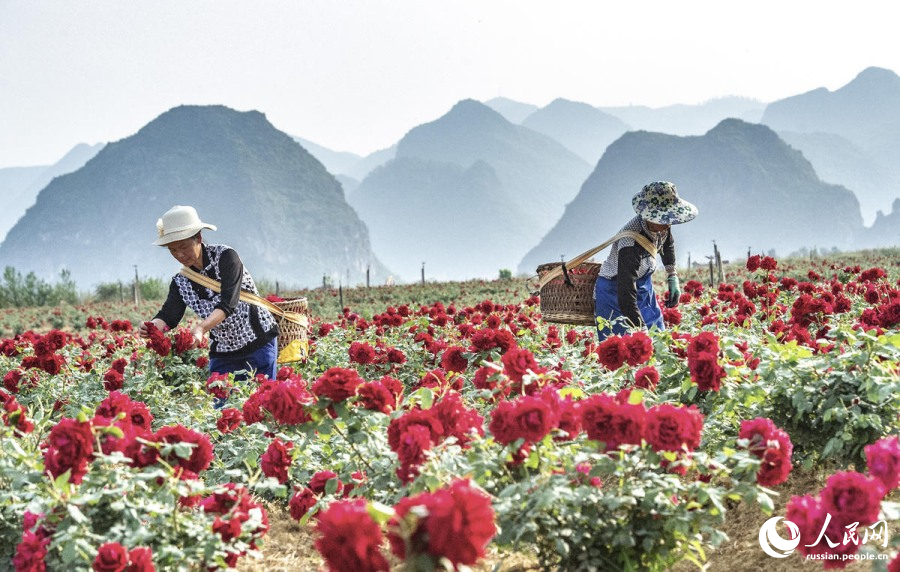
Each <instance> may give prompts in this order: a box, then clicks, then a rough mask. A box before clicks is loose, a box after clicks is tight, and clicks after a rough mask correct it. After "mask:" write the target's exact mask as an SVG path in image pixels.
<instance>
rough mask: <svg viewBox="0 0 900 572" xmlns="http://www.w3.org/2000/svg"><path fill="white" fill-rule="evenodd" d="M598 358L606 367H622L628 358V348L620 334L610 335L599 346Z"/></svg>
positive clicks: (612, 369) (610, 368)
mask: <svg viewBox="0 0 900 572" xmlns="http://www.w3.org/2000/svg"><path fill="white" fill-rule="evenodd" d="M597 358H598V359H599V360H600V363H602V364H603V365H604V366H605V367H606V369H608V370H610V371H614V370H617V369H619V368H620V367H622V364H624V363H625V360H626V359H627V358H628V348H627V347H625V343H624V342H623V341H622V338H620V337H619V336H610V337H608V338H606V339H605V340H603V341H602V342H601V343H600V345H598V346H597Z"/></svg>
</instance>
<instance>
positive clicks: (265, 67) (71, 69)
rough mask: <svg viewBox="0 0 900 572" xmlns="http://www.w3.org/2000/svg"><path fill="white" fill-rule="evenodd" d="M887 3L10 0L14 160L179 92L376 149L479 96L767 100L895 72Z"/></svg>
mask: <svg viewBox="0 0 900 572" xmlns="http://www.w3.org/2000/svg"><path fill="white" fill-rule="evenodd" d="M889 7H890V3H887V2H868V1H862V2H854V3H850V4H848V3H846V2H840V3H839V2H834V1H828V2H806V1H802V2H800V1H798V2H783V1H778V2H776V1H774V0H757V1H754V2H720V1H713V0H704V1H686V2H668V1H660V0H652V1H644V2H597V1H572V2H557V3H550V2H538V1H532V0H526V1H522V0H515V1H511V0H510V1H490V2H484V1H471V0H464V1H456V2H434V1H423V0H383V1H370V0H366V1H362V0H354V1H335V0H315V1H308V0H304V1H302V2H297V1H293V0H292V1H280V2H274V1H271V2H238V1H234V0H226V1H223V0H216V1H205V2H198V1H191V2H184V1H183V0H177V1H152V2H151V1H136V0H115V1H102V2H61V1H57V2H51V1H35V0H0V167H9V166H24V165H41V164H50V163H53V162H55V161H57V160H59V159H60V158H61V157H62V155H64V154H65V153H66V152H67V151H68V150H69V149H71V148H72V147H73V146H74V145H76V144H77V143H80V142H85V143H99V142H109V141H116V140H118V139H121V138H123V137H127V136H130V135H132V134H134V133H135V132H136V131H137V130H138V129H140V128H141V127H142V126H143V125H145V124H147V123H148V122H150V121H152V120H153V119H154V118H155V117H157V116H159V115H160V114H161V113H163V112H165V111H166V110H168V109H170V108H172V107H174V106H177V105H181V104H223V105H226V106H229V107H232V108H234V109H238V110H250V109H255V110H259V111H261V112H263V113H265V114H266V116H267V117H268V119H269V120H270V121H271V122H272V123H273V124H274V125H275V126H276V127H277V128H278V129H280V130H282V131H285V132H287V133H289V134H291V135H295V136H300V137H303V138H305V139H308V140H311V141H314V142H316V143H318V144H320V145H324V146H326V147H329V148H331V149H334V150H339V151H352V152H354V153H358V154H361V155H364V154H367V153H370V152H372V151H375V150H378V149H381V148H384V147H388V146H390V145H392V144H394V143H395V142H396V141H397V140H398V139H400V138H401V137H402V136H403V135H404V134H405V133H406V132H407V131H408V130H409V129H411V128H412V127H415V126H416V125H419V124H421V123H424V122H428V121H431V120H433V119H436V118H437V117H439V116H441V115H443V114H444V113H445V112H446V111H447V110H449V109H450V108H451V107H452V105H453V104H454V103H455V102H457V101H459V100H460V99H464V98H474V99H478V100H481V101H486V100H489V99H491V98H494V97H500V96H502V97H506V98H510V99H513V100H516V101H521V102H525V103H531V104H534V105H538V106H543V105H546V104H547V103H549V102H550V101H552V100H553V99H555V98H558V97H564V98H567V99H571V100H575V101H583V102H585V103H589V104H592V105H595V106H619V105H646V106H651V107H661V106H666V105H671V104H677V103H686V104H694V103H701V102H703V101H706V100H709V99H713V98H718V97H723V96H730V95H737V96H744V97H748V98H753V99H758V100H760V101H763V102H769V101H773V100H776V99H779V98H783V97H787V96H791V95H796V94H799V93H803V92H806V91H809V90H812V89H815V88H819V87H825V88H827V89H830V90H834V89H837V88H839V87H841V86H843V85H845V84H846V83H848V82H849V81H851V80H852V79H853V78H854V77H855V76H856V75H857V74H858V73H859V72H860V71H862V70H863V69H865V68H866V67H869V66H878V67H884V68H888V69H891V70H893V71H900V50H898V49H897V48H896V45H895V42H896V29H895V19H894V18H893V16H892V14H889V13H888V9H889Z"/></svg>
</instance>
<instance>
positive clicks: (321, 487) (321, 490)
mask: <svg viewBox="0 0 900 572" xmlns="http://www.w3.org/2000/svg"><path fill="white" fill-rule="evenodd" d="M331 479H335V480H336V481H337V486H336V488H335V490H334V493H335V494H338V495H339V494H341V491H343V490H344V483H342V482H341V480H340V479H339V478H338V474H337V473H335V472H334V471H319V472H317V473H316V474H314V475H313V476H312V478H311V479H310V480H309V488H310V490H312V492H314V493H316V494H317V495H323V494H325V489H326V487H327V486H328V481H330V480H331Z"/></svg>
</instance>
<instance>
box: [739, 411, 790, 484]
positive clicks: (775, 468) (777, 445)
mask: <svg viewBox="0 0 900 572" xmlns="http://www.w3.org/2000/svg"><path fill="white" fill-rule="evenodd" d="M738 438H740V439H747V440H748V441H749V443H748V445H747V449H748V450H749V451H750V452H752V453H753V454H754V455H756V456H757V457H760V458H761V459H762V463H761V464H760V467H759V472H758V473H757V475H756V480H757V482H758V483H759V484H761V485H763V486H767V487H771V486H775V485H779V484H781V483H783V482H784V481H786V480H787V478H788V475H790V473H791V469H792V468H793V466H792V465H791V454H792V452H793V450H794V446H793V444H792V443H791V438H790V437H789V436H788V434H787V433H785V432H784V431H783V430H781V429H779V428H778V427H776V426H775V424H774V423H772V421H771V420H770V419H766V418H764V417H757V418H756V419H753V420H745V421H741V429H740V432H739V433H738Z"/></svg>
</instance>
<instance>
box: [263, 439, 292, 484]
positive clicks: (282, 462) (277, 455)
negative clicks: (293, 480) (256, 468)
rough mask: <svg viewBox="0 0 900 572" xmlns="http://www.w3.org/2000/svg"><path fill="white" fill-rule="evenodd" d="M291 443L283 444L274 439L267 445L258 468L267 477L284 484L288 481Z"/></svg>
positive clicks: (279, 440)
mask: <svg viewBox="0 0 900 572" xmlns="http://www.w3.org/2000/svg"><path fill="white" fill-rule="evenodd" d="M293 448H294V444H293V443H287V444H285V443H283V442H282V441H281V439H278V438H276V439H275V440H274V441H272V442H271V443H269V447H268V448H267V449H266V452H265V453H263V454H262V456H261V457H260V459H259V460H260V467H261V468H262V472H263V474H264V475H265V476H267V477H275V478H276V479H278V482H279V483H281V484H284V483H285V482H287V480H288V469H290V468H291V461H292V459H291V449H293Z"/></svg>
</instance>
